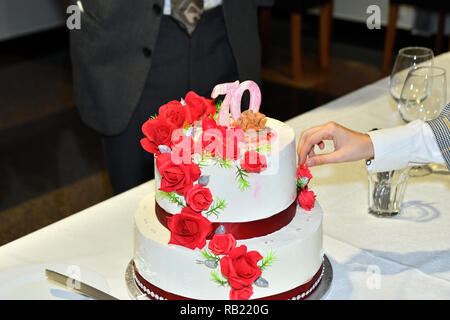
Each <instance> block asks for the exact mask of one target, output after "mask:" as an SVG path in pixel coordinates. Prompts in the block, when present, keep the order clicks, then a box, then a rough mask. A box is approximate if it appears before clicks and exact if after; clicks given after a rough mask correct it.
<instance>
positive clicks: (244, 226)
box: [155, 201, 297, 240]
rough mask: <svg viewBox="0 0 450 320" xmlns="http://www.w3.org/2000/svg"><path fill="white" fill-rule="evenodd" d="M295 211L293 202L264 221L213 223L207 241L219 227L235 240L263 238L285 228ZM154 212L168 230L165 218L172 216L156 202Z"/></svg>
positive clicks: (295, 203)
mask: <svg viewBox="0 0 450 320" xmlns="http://www.w3.org/2000/svg"><path fill="white" fill-rule="evenodd" d="M296 210H297V201H294V202H293V203H292V204H291V205H290V206H289V207H287V208H286V209H284V210H283V211H280V212H278V213H277V214H274V215H273V216H271V217H268V218H265V219H260V220H254V221H247V222H213V223H212V232H211V233H210V234H209V235H208V237H207V239H208V240H211V238H212V237H213V235H214V231H215V230H216V229H217V228H218V227H219V226H221V225H222V226H224V228H225V230H226V233H231V234H232V235H233V237H234V238H235V239H236V240H241V239H250V238H256V237H263V236H265V235H268V234H270V233H272V232H275V231H277V230H280V229H281V228H283V227H285V226H287V225H288V224H289V222H291V220H292V219H293V218H294V216H295V212H296ZM155 212H156V217H157V218H158V221H159V222H160V223H161V224H162V225H163V226H164V227H165V228H167V229H168V227H167V218H168V217H171V216H172V215H173V214H171V213H168V212H167V211H166V210H164V209H163V208H161V206H160V205H159V204H158V202H155Z"/></svg>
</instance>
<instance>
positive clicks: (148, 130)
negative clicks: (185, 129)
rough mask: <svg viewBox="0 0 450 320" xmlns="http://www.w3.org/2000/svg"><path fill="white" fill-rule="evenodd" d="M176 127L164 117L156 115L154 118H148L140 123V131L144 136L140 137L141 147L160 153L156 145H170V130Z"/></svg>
mask: <svg viewBox="0 0 450 320" xmlns="http://www.w3.org/2000/svg"><path fill="white" fill-rule="evenodd" d="M176 128H177V127H176V126H175V125H174V124H173V123H172V122H170V121H167V120H166V119H164V118H160V117H157V118H155V119H149V120H147V121H146V122H145V123H144V124H143V125H142V132H143V133H144V135H145V138H142V139H141V145H142V147H143V148H144V149H145V150H146V151H148V152H150V153H155V154H157V155H159V154H160V152H159V149H158V146H159V145H166V146H170V143H171V138H172V132H173V131H174V130H175V129H176Z"/></svg>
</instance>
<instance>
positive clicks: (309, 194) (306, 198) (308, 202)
mask: <svg viewBox="0 0 450 320" xmlns="http://www.w3.org/2000/svg"><path fill="white" fill-rule="evenodd" d="M315 202H316V195H315V194H314V192H313V191H312V190H311V191H309V190H308V187H305V188H303V189H302V190H301V191H300V194H299V195H298V203H299V204H300V206H301V207H302V208H303V209H305V210H307V211H311V209H312V208H314V203H315Z"/></svg>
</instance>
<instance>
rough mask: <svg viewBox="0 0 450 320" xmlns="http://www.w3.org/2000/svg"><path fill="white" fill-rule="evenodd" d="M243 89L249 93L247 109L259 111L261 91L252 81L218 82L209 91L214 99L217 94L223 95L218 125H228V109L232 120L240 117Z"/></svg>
mask: <svg viewBox="0 0 450 320" xmlns="http://www.w3.org/2000/svg"><path fill="white" fill-rule="evenodd" d="M245 90H248V91H249V93H250V105H249V107H248V108H249V110H252V111H253V112H257V111H259V107H260V105H261V91H260V90H259V87H258V85H257V84H256V83H255V82H254V81H251V80H247V81H244V82H242V83H241V84H239V81H235V82H228V83H222V84H218V85H216V86H215V87H214V89H213V91H212V92H211V98H213V99H215V98H217V97H218V96H219V95H222V94H224V95H225V98H224V100H223V102H222V105H221V107H220V111H219V116H218V118H217V121H218V122H219V125H221V126H227V127H229V126H230V115H229V114H230V111H231V116H232V117H233V119H234V121H237V120H238V119H239V118H240V116H241V100H242V95H243V94H244V92H245ZM230 109H231V110H230Z"/></svg>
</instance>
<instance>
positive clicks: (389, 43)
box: [381, 0, 450, 76]
mask: <svg viewBox="0 0 450 320" xmlns="http://www.w3.org/2000/svg"><path fill="white" fill-rule="evenodd" d="M402 4H404V5H410V6H415V7H418V8H422V9H426V10H432V11H438V12H439V21H438V31H437V34H436V44H435V50H434V51H435V53H437V54H439V53H441V52H442V40H443V37H444V23H445V15H446V14H447V13H448V12H450V1H448V0H447V1H436V0H427V1H424V0H390V3H389V17H388V23H387V29H386V36H385V41H384V54H383V65H382V68H381V69H382V70H381V71H382V74H383V75H384V76H387V75H388V74H389V73H390V71H391V62H392V53H393V51H394V43H395V34H396V31H397V17H398V7H399V5H402Z"/></svg>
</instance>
